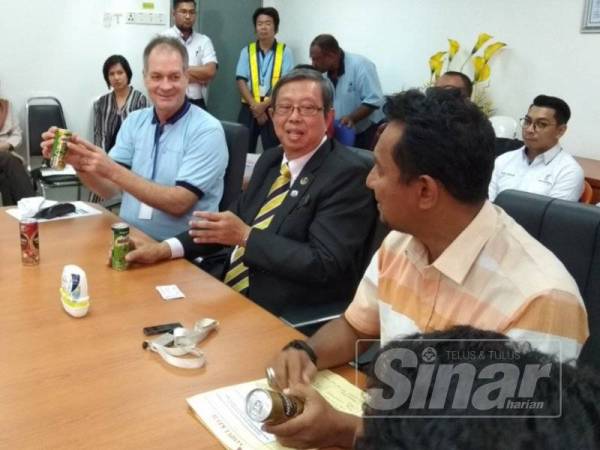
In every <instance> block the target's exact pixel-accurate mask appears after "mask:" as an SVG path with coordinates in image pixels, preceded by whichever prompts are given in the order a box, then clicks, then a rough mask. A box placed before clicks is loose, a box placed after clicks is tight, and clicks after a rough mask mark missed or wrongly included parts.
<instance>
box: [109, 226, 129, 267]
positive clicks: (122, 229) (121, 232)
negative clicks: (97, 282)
mask: <svg viewBox="0 0 600 450" xmlns="http://www.w3.org/2000/svg"><path fill="white" fill-rule="evenodd" d="M111 228H112V232H113V243H112V254H111V257H110V265H111V267H112V268H113V269H115V270H127V267H128V266H129V264H128V263H127V261H125V255H126V254H127V253H128V252H129V225H127V224H126V223H123V222H118V223H115V224H113V226H112V227H111Z"/></svg>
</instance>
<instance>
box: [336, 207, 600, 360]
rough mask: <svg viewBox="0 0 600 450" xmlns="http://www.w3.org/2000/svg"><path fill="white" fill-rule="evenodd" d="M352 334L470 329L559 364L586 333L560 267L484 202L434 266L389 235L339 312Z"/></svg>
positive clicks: (410, 243) (414, 246) (576, 297)
mask: <svg viewBox="0 0 600 450" xmlns="http://www.w3.org/2000/svg"><path fill="white" fill-rule="evenodd" d="M345 317H346V319H347V320H348V321H349V322H350V324H351V325H352V326H353V327H355V328H356V329H357V330H359V331H361V332H363V333H366V334H369V335H373V336H378V335H379V336H381V339H382V345H383V344H384V343H385V342H387V341H389V340H390V339H392V338H396V337H403V336H407V335H409V334H413V333H425V332H430V331H434V330H444V329H447V328H450V327H452V326H454V325H470V326H473V327H476V328H481V329H485V330H494V331H497V332H500V333H504V334H506V335H508V336H509V337H511V338H513V339H515V340H518V341H528V342H530V343H531V345H532V346H533V347H534V348H536V349H538V350H540V351H543V352H546V353H552V354H556V355H557V356H558V357H559V358H560V359H561V360H562V361H565V360H572V359H574V358H576V357H577V356H578V355H579V352H580V351H581V347H582V345H583V343H584V342H585V340H586V339H587V337H588V335H589V331H588V320H587V313H586V310H585V306H584V304H583V300H582V298H581V295H580V294H579V290H578V288H577V284H576V283H575V280H574V279H573V277H571V275H570V274H569V273H568V272H567V269H566V268H565V267H564V265H563V264H562V263H561V262H560V261H559V260H558V258H556V256H554V254H553V253H552V252H550V251H549V250H548V249H546V248H545V247H544V246H543V245H542V244H540V243H539V242H538V241H537V240H535V239H534V238H533V237H532V236H531V235H529V234H528V233H527V232H526V231H525V230H524V229H523V228H522V227H521V226H520V225H519V224H517V223H516V222H515V221H514V220H513V219H512V218H511V217H509V216H508V215H507V214H506V213H505V212H504V211H503V210H502V209H500V208H498V207H496V206H494V205H492V204H491V203H490V202H486V203H485V204H484V206H483V207H482V209H481V211H480V212H479V213H478V215H477V216H476V217H475V219H473V221H472V222H471V223H470V224H469V226H468V227H467V228H465V229H464V230H463V232H462V233H461V234H460V235H459V236H458V237H457V238H456V239H455V240H454V241H453V242H452V244H451V245H450V246H449V247H448V248H446V250H445V251H444V252H443V253H442V254H441V255H440V256H439V257H438V258H437V259H436V260H435V261H434V262H433V263H431V264H430V263H429V262H428V254H427V250H426V248H425V246H424V245H423V244H422V243H421V242H419V241H418V240H417V239H416V238H414V237H413V236H411V235H408V234H404V233H400V232H396V231H392V232H391V233H390V234H389V235H388V236H387V237H386V239H385V240H384V242H383V244H382V245H381V247H380V249H379V250H378V251H377V253H376V254H375V255H374V256H373V259H372V261H371V264H370V265H369V267H368V268H367V271H366V272H365V275H364V276H363V279H362V281H361V283H360V285H359V287H358V290H357V292H356V295H355V298H354V300H353V301H352V303H351V304H350V306H349V307H348V309H347V310H346V313H345Z"/></svg>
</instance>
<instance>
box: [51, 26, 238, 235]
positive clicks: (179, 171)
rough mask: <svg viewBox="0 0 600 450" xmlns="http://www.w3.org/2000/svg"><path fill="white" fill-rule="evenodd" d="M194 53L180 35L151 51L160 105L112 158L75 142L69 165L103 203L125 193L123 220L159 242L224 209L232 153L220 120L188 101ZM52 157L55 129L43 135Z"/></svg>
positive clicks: (132, 128) (120, 138) (128, 125)
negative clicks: (202, 214)
mask: <svg viewBox="0 0 600 450" xmlns="http://www.w3.org/2000/svg"><path fill="white" fill-rule="evenodd" d="M187 61H188V58H187V52H186V50H185V47H184V46H183V45H182V44H181V43H180V42H179V41H178V40H177V39H174V38H172V37H165V36H160V37H157V38H154V39H153V40H152V41H150V43H149V44H148V46H147V47H146V49H145V50H144V82H145V85H146V89H147V90H148V94H149V95H150V98H151V99H152V102H153V103H154V107H153V108H146V109H143V110H138V111H135V112H134V113H132V114H130V115H129V116H128V117H127V119H126V120H125V121H124V122H123V125H122V126H121V129H120V130H119V133H118V135H117V140H116V144H115V146H114V147H113V148H112V149H111V152H110V156H107V155H106V153H104V151H103V150H102V149H100V148H98V147H96V146H94V145H93V144H91V143H89V142H87V141H85V140H84V139H81V138H79V137H75V138H74V139H73V140H72V142H69V143H68V144H67V145H68V148H69V152H68V154H67V162H68V163H69V164H72V165H73V167H75V169H76V170H77V173H78V175H79V177H80V179H81V181H82V182H83V183H84V184H85V185H86V186H87V187H88V188H89V189H91V190H92V191H94V192H96V193H97V194H98V195H100V196H101V197H103V198H111V197H113V196H114V195H116V194H118V193H120V192H122V193H123V202H122V205H121V217H122V218H123V219H124V220H125V221H126V222H127V223H129V224H131V225H134V226H136V227H137V228H139V229H141V230H142V231H144V232H145V233H147V234H149V235H150V236H152V237H153V238H155V239H161V240H162V239H165V238H167V237H169V236H172V235H173V234H175V233H180V232H183V231H185V230H186V229H187V228H188V222H189V219H190V218H191V217H192V212H193V211H194V210H195V209H198V210H202V211H218V206H219V202H220V200H221V196H222V194H223V179H224V175H225V168H226V166H227V160H228V151H227V144H226V141H225V133H224V132H223V128H222V126H221V124H220V123H219V121H218V120H217V119H215V118H214V117H212V116H211V115H210V114H208V113H207V112H205V111H203V110H201V109H200V108H198V107H197V106H195V105H192V104H191V103H189V101H187V100H186V96H185V93H186V88H187V85H188V77H187V64H188V63H187ZM43 137H44V139H45V141H44V143H43V147H44V154H45V155H48V154H49V152H50V149H51V147H52V139H53V137H54V130H53V129H51V130H49V131H48V132H46V133H44V135H43Z"/></svg>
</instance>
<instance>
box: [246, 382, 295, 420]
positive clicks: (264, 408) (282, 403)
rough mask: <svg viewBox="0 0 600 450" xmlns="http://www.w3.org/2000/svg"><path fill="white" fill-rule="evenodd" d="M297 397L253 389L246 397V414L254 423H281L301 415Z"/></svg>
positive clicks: (268, 390)
mask: <svg viewBox="0 0 600 450" xmlns="http://www.w3.org/2000/svg"><path fill="white" fill-rule="evenodd" d="M303 410H304V402H303V401H302V400H300V399H299V398H298V397H294V396H291V395H285V394H282V393H281V392H275V391H272V390H270V389H253V390H251V391H250V392H249V393H248V395H247V396H246V414H248V417H250V418H251V419H252V420H254V421H255V422H269V423H272V424H277V423H282V422H285V421H286V420H289V419H291V418H292V417H295V416H297V415H299V414H301V413H302V411H303Z"/></svg>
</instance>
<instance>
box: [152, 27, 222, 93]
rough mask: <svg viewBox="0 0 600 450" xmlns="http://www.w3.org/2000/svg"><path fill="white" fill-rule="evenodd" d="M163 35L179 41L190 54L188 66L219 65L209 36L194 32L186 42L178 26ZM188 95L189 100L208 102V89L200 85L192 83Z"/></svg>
mask: <svg viewBox="0 0 600 450" xmlns="http://www.w3.org/2000/svg"><path fill="white" fill-rule="evenodd" d="M162 34H163V36H169V37H174V38H177V39H179V41H180V42H181V43H182V44H183V45H184V46H185V49H186V50H187V52H188V64H189V65H190V66H203V65H204V64H208V63H211V62H214V63H215V64H218V61H217V54H216V52H215V48H214V47H213V44H212V41H211V40H210V38H209V37H208V36H206V35H204V34H200V33H196V32H192V34H191V35H190V37H189V38H188V39H187V40H185V39H184V38H183V35H182V34H181V31H179V28H177V27H176V26H173V27H171V28H169V29H168V30H167V31H165V32H164V33H162ZM186 94H187V96H188V97H189V98H191V99H194V100H199V99H201V98H203V99H204V100H206V99H207V94H208V88H207V87H206V86H203V85H201V84H200V83H192V82H190V84H189V85H188V88H187V91H186Z"/></svg>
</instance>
